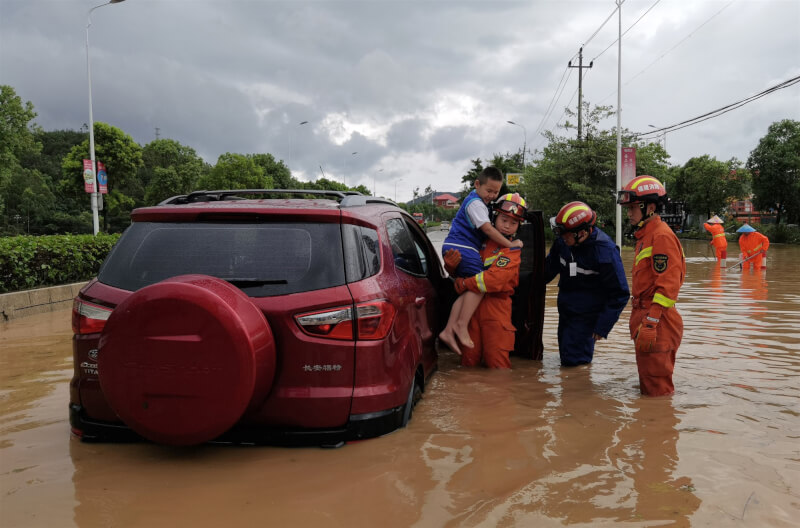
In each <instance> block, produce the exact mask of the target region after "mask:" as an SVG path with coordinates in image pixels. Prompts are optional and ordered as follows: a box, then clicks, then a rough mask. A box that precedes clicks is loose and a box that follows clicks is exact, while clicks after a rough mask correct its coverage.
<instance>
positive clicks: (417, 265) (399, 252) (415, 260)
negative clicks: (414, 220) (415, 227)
mask: <svg viewBox="0 0 800 528" xmlns="http://www.w3.org/2000/svg"><path fill="white" fill-rule="evenodd" d="M386 232H387V234H388V235H389V243H390V244H391V246H392V253H393V254H394V263H395V266H396V267H397V268H398V269H400V270H402V271H405V272H407V273H411V274H413V275H424V274H425V268H423V265H422V262H421V261H420V258H419V250H418V247H417V244H416V243H415V242H414V239H413V238H412V235H411V233H410V232H409V230H408V228H407V227H406V225H405V222H403V220H401V219H400V218H390V219H389V220H387V221H386Z"/></svg>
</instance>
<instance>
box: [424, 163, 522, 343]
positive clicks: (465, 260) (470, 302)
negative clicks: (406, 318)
mask: <svg viewBox="0 0 800 528" xmlns="http://www.w3.org/2000/svg"><path fill="white" fill-rule="evenodd" d="M502 186H503V173H502V172H500V170H499V169H498V168H497V167H486V168H485V169H483V170H482V171H481V173H480V174H479V175H478V178H477V179H476V180H475V189H474V190H473V191H472V192H470V193H469V194H468V195H467V197H466V198H464V201H463V202H462V203H461V207H460V208H459V210H458V212H457V213H456V216H455V218H454V219H453V222H452V224H451V225H450V232H449V233H448V234H447V238H445V240H444V244H443V245H442V254H446V253H447V251H448V250H453V249H455V250H458V251H459V252H460V253H461V262H460V263H459V264H458V268H457V269H456V273H455V274H456V277H463V278H466V277H472V276H473V275H478V274H479V273H481V272H482V271H483V259H482V258H481V253H480V251H481V247H482V246H483V243H484V241H486V239H489V240H493V241H494V242H496V243H497V244H498V245H499V246H500V247H506V248H508V247H522V241H521V240H514V241H511V240H509V239H508V238H506V237H505V236H503V234H502V233H501V232H500V231H498V230H497V229H495V228H494V226H493V225H492V222H491V221H490V220H489V207H488V204H489V203H491V202H492V201H493V200H494V199H495V198H497V195H498V194H500V188H501V187H502ZM481 299H483V293H477V292H473V291H470V290H467V291H465V292H464V293H462V294H461V295H459V296H458V299H456V302H455V303H453V308H452V310H451V311H450V317H449V318H448V320H447V326H445V328H444V330H442V332H441V333H440V334H439V339H440V340H441V341H442V342H443V343H444V344H446V345H447V346H448V348H450V349H451V350H453V351H454V352H456V353H457V354H459V355H460V354H461V349H460V348H459V347H458V344H459V343H461V344H462V345H464V346H465V347H468V348H472V347H474V346H475V345H474V344H473V342H472V339H470V337H469V320H470V319H471V318H472V314H473V313H474V312H475V310H476V309H477V308H478V305H479V304H480V303H481Z"/></svg>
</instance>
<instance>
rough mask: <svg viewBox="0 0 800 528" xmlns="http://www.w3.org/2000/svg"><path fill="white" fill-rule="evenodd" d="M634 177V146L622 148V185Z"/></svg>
mask: <svg viewBox="0 0 800 528" xmlns="http://www.w3.org/2000/svg"><path fill="white" fill-rule="evenodd" d="M635 177H636V147H624V148H623V149H622V177H621V179H622V186H623V187H625V186H626V185H627V184H628V182H630V181H631V180H632V179H634V178H635Z"/></svg>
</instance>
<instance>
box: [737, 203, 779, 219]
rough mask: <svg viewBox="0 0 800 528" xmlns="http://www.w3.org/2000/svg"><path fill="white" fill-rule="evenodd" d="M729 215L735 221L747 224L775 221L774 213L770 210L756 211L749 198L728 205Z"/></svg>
mask: <svg viewBox="0 0 800 528" xmlns="http://www.w3.org/2000/svg"><path fill="white" fill-rule="evenodd" d="M730 212H731V216H733V219H734V220H736V221H737V222H747V223H748V224H761V223H764V224H771V223H774V222H775V214H774V213H772V212H767V213H765V212H761V211H756V209H755V207H753V202H752V201H750V199H747V200H739V201H738V202H733V203H732V204H731V207H730Z"/></svg>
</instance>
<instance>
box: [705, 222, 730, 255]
mask: <svg viewBox="0 0 800 528" xmlns="http://www.w3.org/2000/svg"><path fill="white" fill-rule="evenodd" d="M703 227H704V228H705V229H706V231H708V232H709V233H711V242H709V244H711V245H712V246H714V252H715V254H716V256H717V264H719V265H720V266H725V263H726V261H727V258H728V239H727V238H725V227H724V226H723V225H722V218H720V217H719V216H717V215H714V216H712V217H711V218H709V219H708V221H707V222H706V223H704V224H703Z"/></svg>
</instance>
